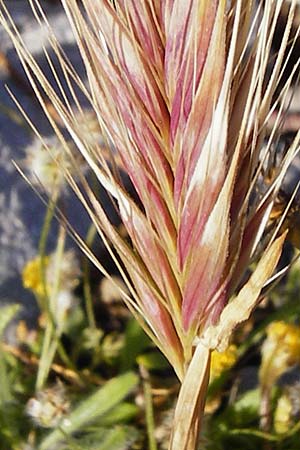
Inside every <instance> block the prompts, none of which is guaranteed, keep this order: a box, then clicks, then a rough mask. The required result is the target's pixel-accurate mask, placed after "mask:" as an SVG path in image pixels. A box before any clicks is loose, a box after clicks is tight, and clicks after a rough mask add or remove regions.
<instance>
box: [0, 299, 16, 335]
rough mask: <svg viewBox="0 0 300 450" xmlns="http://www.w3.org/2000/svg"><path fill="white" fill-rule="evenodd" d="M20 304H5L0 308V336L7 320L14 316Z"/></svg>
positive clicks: (7, 322)
mask: <svg viewBox="0 0 300 450" xmlns="http://www.w3.org/2000/svg"><path fill="white" fill-rule="evenodd" d="M20 307H21V305H18V304H13V305H5V306H3V307H2V308H0V338H1V337H2V335H3V333H4V330H5V328H6V327H7V325H8V324H9V322H10V321H11V320H12V319H13V318H14V317H15V315H16V314H17V312H19V310H20Z"/></svg>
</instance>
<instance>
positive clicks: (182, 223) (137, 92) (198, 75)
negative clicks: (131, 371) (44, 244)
mask: <svg viewBox="0 0 300 450" xmlns="http://www.w3.org/2000/svg"><path fill="white" fill-rule="evenodd" d="M0 3H1V5H2V7H1V17H0V20H1V22H2V24H3V26H4V27H5V28H6V29H7V32H8V33H9V34H10V36H11V38H12V40H13V43H14V46H15V48H16V49H17V52H18V54H19V58H20V60H21V62H22V64H23V66H24V68H25V71H26V73H27V76H28V77H29V79H30V81H31V84H32V86H33V88H34V91H35V94H36V95H37V97H38V98H39V100H40V102H41V104H42V106H43V107H44V110H45V112H46V114H47V116H48V118H49V120H50V122H51V123H52V125H53V128H54V130H55V132H56V134H57V135H58V137H59V139H60V140H61V143H62V146H63V147H64V149H65V151H66V152H68V151H69V150H68V145H67V141H66V140H65V139H64V137H63V135H62V133H61V131H60V128H59V126H58V124H57V122H56V121H55V119H53V116H52V115H51V114H50V113H49V109H48V107H47V103H46V102H45V100H44V99H45V95H46V97H47V98H48V99H50V101H51V103H52V105H53V107H54V110H55V111H56V114H57V115H58V117H59V118H60V121H61V122H62V123H63V125H64V127H65V128H66V129H67V130H68V132H69V134H70V136H71V137H72V139H73V142H74V143H75V145H76V147H77V149H78V152H80V153H81V154H82V156H83V157H84V159H85V160H86V162H87V163H88V165H89V167H90V169H91V171H92V172H94V174H95V175H96V177H97V179H98V181H99V183H100V184H101V185H102V186H103V187H104V188H105V189H106V190H107V191H108V192H109V194H110V195H111V197H112V198H113V199H114V202H115V205H116V208H117V210H118V211H119V215H120V217H121V220H122V222H123V224H124V226H125V228H126V230H127V233H128V235H129V236H130V240H131V242H130V245H129V244H128V243H127V241H126V240H124V239H123V237H122V236H120V235H119V234H118V233H117V231H116V229H115V228H114V226H113V225H112V224H111V222H110V220H109V218H108V217H107V216H106V212H105V209H104V208H103V206H102V205H101V204H100V203H99V201H98V199H97V198H96V195H95V193H94V192H93V190H92V188H91V187H90V186H89V184H88V181H87V180H86V179H85V178H84V177H83V175H81V176H80V178H81V180H80V184H79V183H76V182H75V181H74V179H73V177H72V173H71V172H69V171H67V170H66V171H65V176H66V178H67V179H68V181H69V183H70V184H71V186H72V187H73V189H74V190H75V192H76V193H77V195H78V197H79V198H80V200H81V201H82V203H83V204H84V206H85V207H86V209H87V211H88V213H89V214H90V216H91V219H92V221H93V222H94V224H95V225H96V227H97V229H98V232H99V235H100V236H101V237H102V239H103V240H104V242H105V243H106V244H107V245H108V246H110V247H109V248H110V252H111V254H112V256H113V258H114V259H115V261H116V263H117V265H118V266H119V268H120V271H121V273H122V274H123V277H124V280H125V282H126V284H127V286H128V288H129V292H130V295H128V294H127V293H126V292H122V294H123V297H124V300H125V302H126V303H127V305H128V307H129V308H130V310H131V311H132V312H133V313H134V315H135V316H136V318H137V319H138V320H139V322H140V323H141V324H142V326H143V327H144V328H145V330H146V331H147V333H148V334H149V335H150V336H151V337H152V339H153V340H154V342H155V343H156V344H157V345H158V347H159V348H160V349H161V350H162V352H163V353H164V354H165V355H166V357H167V358H168V359H169V361H170V362H171V364H172V365H173V367H174V369H175V371H176V373H177V375H178V377H179V379H180V381H181V382H182V388H181V392H180V395H179V400H178V404H177V408H176V412H175V419H174V429H173V433H172V437H171V443H170V448H171V449H172V450H175V449H176V450H184V449H186V450H188V449H189V450H190V449H194V448H196V442H197V439H198V432H199V426H200V422H201V410H202V409H203V404H204V399H205V392H206V386H207V382H208V379H209V364H210V352H211V350H212V349H215V348H217V349H219V350H222V349H224V348H225V347H226V345H227V344H228V341H229V338H230V335H231V333H232V331H233V330H234V328H235V327H236V325H237V324H238V323H240V322H242V321H243V320H245V319H246V318H247V317H248V316H249V314H250V313H251V311H252V309H253V308H254V307H255V305H256V304H257V302H258V301H259V298H260V295H261V292H262V289H263V288H264V286H266V284H267V283H268V281H269V279H270V277H271V276H272V274H273V272H274V270H275V268H276V265H277V262H278V259H279V256H280V254H281V250H282V246H283V243H284V240H285V233H283V234H282V227H281V226H280V224H279V226H278V227H276V228H275V227H274V230H271V232H269V233H268V234H266V233H264V230H265V228H266V225H267V223H268V218H269V214H270V211H271V209H272V205H273V202H274V199H275V198H276V195H277V193H278V190H279V188H280V186H281V184H282V181H283V178H284V176H285V174H286V171H287V168H288V166H289V164H290V163H291V161H292V160H293V158H294V156H295V154H296V152H297V151H298V147H299V137H300V132H298V133H297V135H296V136H295V138H294V140H293V142H292V144H291V146H290V148H289V149H287V151H286V152H284V153H283V154H282V155H281V156H279V157H278V158H277V159H276V166H272V167H271V169H272V174H273V176H272V179H271V180H269V182H268V184H267V183H265V173H266V171H267V170H268V168H269V167H268V164H269V161H270V160H274V158H273V156H274V155H273V153H274V145H273V142H274V139H275V137H276V136H277V134H278V133H279V132H280V123H281V119H282V117H283V115H284V112H285V111H284V109H283V107H281V105H283V104H284V99H285V97H286V95H287V92H288V89H289V87H290V85H291V82H292V78H293V76H294V74H295V73H296V72H297V70H298V66H295V67H294V72H293V73H291V75H290V77H289V78H288V80H287V81H285V82H284V83H283V84H284V85H283V87H282V88H281V91H280V93H279V94H278V89H277V87H278V84H279V81H280V80H281V78H282V72H283V69H284V67H285V64H286V60H287V58H288V53H287V46H288V44H289V39H290V29H291V25H292V23H293V16H294V11H295V8H296V3H297V2H296V1H291V2H289V4H288V7H289V12H288V15H287V17H288V18H287V22H286V27H285V31H284V34H283V35H282V40H281V46H280V49H279V51H278V53H277V54H272V46H271V44H272V40H273V37H274V32H275V30H276V24H277V21H278V18H279V16H280V13H281V10H282V8H283V7H285V8H286V7H287V2H284V1H282V0H274V1H272V0H265V1H258V2H254V1H249V0H232V1H229V2H228V1H226V0H140V1H133V0H118V1H114V2H113V1H109V0H83V1H82V3H83V9H82V8H81V6H80V5H79V2H77V1H76V0H62V4H63V6H64V8H65V11H66V14H67V16H68V18H69V22H70V26H71V27H72V29H73V31H74V34H75V36H76V40H77V44H78V48H79V49H80V52H81V55H82V58H83V61H84V64H85V68H86V75H87V80H88V82H87V87H86V84H85V83H84V82H83V81H82V80H81V79H80V76H79V75H78V74H77V73H76V71H75V70H74V68H73V67H72V66H71V64H70V63H69V61H68V60H67V59H66V57H65V56H64V53H63V51H62V50H61V48H60V46H59V44H58V42H57V41H56V39H55V36H54V34H53V32H52V30H51V28H50V26H49V25H48V26H49V41H50V44H51V46H52V48H53V49H54V51H55V53H56V57H57V59H58V61H59V63H60V66H61V69H60V72H61V73H62V74H63V77H64V78H65V80H64V86H67V89H68V91H69V92H68V95H66V94H65V91H64V90H65V88H64V87H63V85H62V83H61V77H62V75H61V74H60V75H58V73H57V71H56V69H55V66H54V64H53V63H52V62H51V59H50V57H49V55H48V53H47V52H46V51H45V55H46V57H47V59H48V61H49V65H50V68H51V70H52V72H53V75H54V78H55V80H56V84H57V86H56V88H55V89H54V88H53V87H52V86H51V85H50V83H49V81H48V80H47V77H46V76H45V75H44V74H43V72H42V71H41V69H40V68H39V66H38V65H37V63H36V61H35V60H34V59H33V57H32V56H31V55H30V53H29V52H28V50H27V48H26V46H25V44H24V42H23V41H22V38H21V36H20V35H19V34H18V31H17V29H16V28H15V27H14V24H13V22H12V20H11V18H10V16H9V14H8V12H7V10H6V9H5V6H4V2H3V1H2V0H1V2H0ZM30 3H31V6H32V9H33V11H34V13H35V15H36V18H37V20H38V21H40V23H44V24H45V23H46V25H47V24H48V22H47V18H46V17H45V15H44V13H43V11H42V9H41V7H40V4H39V2H38V1H37V0H31V1H30ZM289 48H292V47H289ZM75 87H76V88H77V89H78V88H79V89H80V90H81V91H82V93H83V94H84V95H85V96H86V99H87V100H88V101H89V103H90V106H91V107H92V108H93V110H94V111H95V113H96V116H97V119H98V121H99V125H100V126H101V129H102V132H103V135H104V136H106V138H107V142H108V143H109V145H110V148H111V149H112V151H111V161H110V162H108V161H107V158H105V157H104V156H103V153H102V149H101V147H100V146H99V145H97V143H96V142H95V143H92V142H91V140H90V139H87V137H86V134H85V133H82V123H83V122H84V114H85V113H84V111H83V109H82V108H81V106H80V104H79V101H78V99H77V97H76V93H75V92H76V90H75ZM275 94H276V95H275ZM70 98H71V99H72V100H71V101H70ZM275 108H276V109H277V115H276V117H277V119H276V120H275V125H274V127H273V129H272V131H271V134H270V135H269V136H267V137H266V129H267V123H268V119H269V117H270V115H271V114H272V113H273V112H274V110H275ZM263 144H264V145H263ZM115 155H117V157H118V158H119V160H120V161H121V166H122V168H123V170H124V172H125V173H126V174H127V175H128V177H129V179H130V180H131V182H132V185H133V187H134V190H135V191H136V194H137V197H138V202H136V200H134V199H133V197H132V196H130V195H129V194H128V192H127V191H126V189H125V188H124V186H123V184H122V181H121V177H120V176H119V175H120V173H119V170H118V167H116V165H114V163H113V160H114V156H115ZM270 155H271V156H272V158H270ZM70 157H72V153H71V152H70ZM73 162H74V164H76V161H75V160H73ZM79 186H80V187H79ZM279 229H280V230H281V234H280V235H279V233H278V230H279ZM78 239H79V238H78ZM79 243H80V245H81V246H82V248H83V249H84V251H85V252H86V253H87V254H88V256H89V257H90V258H91V259H92V260H93V261H94V263H95V264H96V265H97V266H98V267H99V268H100V270H102V271H104V269H103V267H102V266H101V262H99V261H97V260H96V259H95V258H94V257H93V255H92V253H91V252H90V250H89V249H88V248H86V247H85V245H84V243H83V242H82V241H80V242H79ZM253 261H257V265H256V266H255V269H254V270H253V273H252V275H251V276H248V277H247V276H245V273H246V270H247V268H248V267H249V264H250V262H251V263H252V262H253ZM104 272H105V271H104Z"/></svg>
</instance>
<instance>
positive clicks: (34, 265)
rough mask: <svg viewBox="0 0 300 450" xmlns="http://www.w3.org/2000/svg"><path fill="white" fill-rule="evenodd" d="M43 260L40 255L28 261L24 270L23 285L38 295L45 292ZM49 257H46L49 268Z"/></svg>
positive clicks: (46, 264) (45, 261) (45, 262)
mask: <svg viewBox="0 0 300 450" xmlns="http://www.w3.org/2000/svg"><path fill="white" fill-rule="evenodd" d="M41 263H42V260H41V257H40V256H37V257H35V258H34V259H31V260H30V261H28V262H27V264H26V265H25V267H24V269H23V272H22V280H23V286H24V287H25V288H26V289H30V290H31V291H32V292H34V293H35V294H36V295H38V296H41V295H44V293H45V286H44V283H43V277H42V264H41ZM48 264H49V257H48V256H46V257H45V258H44V265H45V268H47V266H48Z"/></svg>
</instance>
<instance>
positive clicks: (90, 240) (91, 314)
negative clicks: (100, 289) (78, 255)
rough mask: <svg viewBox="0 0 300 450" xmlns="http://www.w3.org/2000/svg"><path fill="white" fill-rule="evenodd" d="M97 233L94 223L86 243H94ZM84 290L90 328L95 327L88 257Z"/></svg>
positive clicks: (85, 260) (84, 268)
mask: <svg viewBox="0 0 300 450" xmlns="http://www.w3.org/2000/svg"><path fill="white" fill-rule="evenodd" d="M96 234H97V230H96V227H95V226H94V225H91V226H90V228H89V230H88V233H87V237H86V244H87V245H88V246H89V247H90V246H91V245H92V243H93V240H94V239H95V236H96ZM83 292H84V301H85V310H86V315H87V319H88V324H89V328H92V329H95V328H96V320H95V315H94V308H93V299H92V292H91V284H90V266H89V260H88V259H87V258H85V259H84V261H83Z"/></svg>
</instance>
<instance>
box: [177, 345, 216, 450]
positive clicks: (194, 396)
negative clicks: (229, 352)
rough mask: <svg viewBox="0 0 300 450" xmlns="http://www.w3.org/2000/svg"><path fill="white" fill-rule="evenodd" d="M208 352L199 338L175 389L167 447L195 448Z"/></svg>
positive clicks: (204, 394)
mask: <svg viewBox="0 0 300 450" xmlns="http://www.w3.org/2000/svg"><path fill="white" fill-rule="evenodd" d="M210 354H211V351H210V350H209V349H208V348H207V347H206V346H204V345H203V344H202V343H201V341H200V342H199V343H198V344H197V347H196V349H195V352H194V355H193V358H192V360H191V363H190V365H189V367H188V369H187V372H186V374H185V377H184V380H183V383H182V385H181V389H180V392H179V397H178V401H177V405H176V409H175V414H174V426H173V432H172V436H171V441H170V446H169V450H195V449H196V448H197V442H198V439H199V434H200V430H201V420H202V415H203V410H204V404H205V397H206V392H207V386H208V381H209V373H210Z"/></svg>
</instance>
